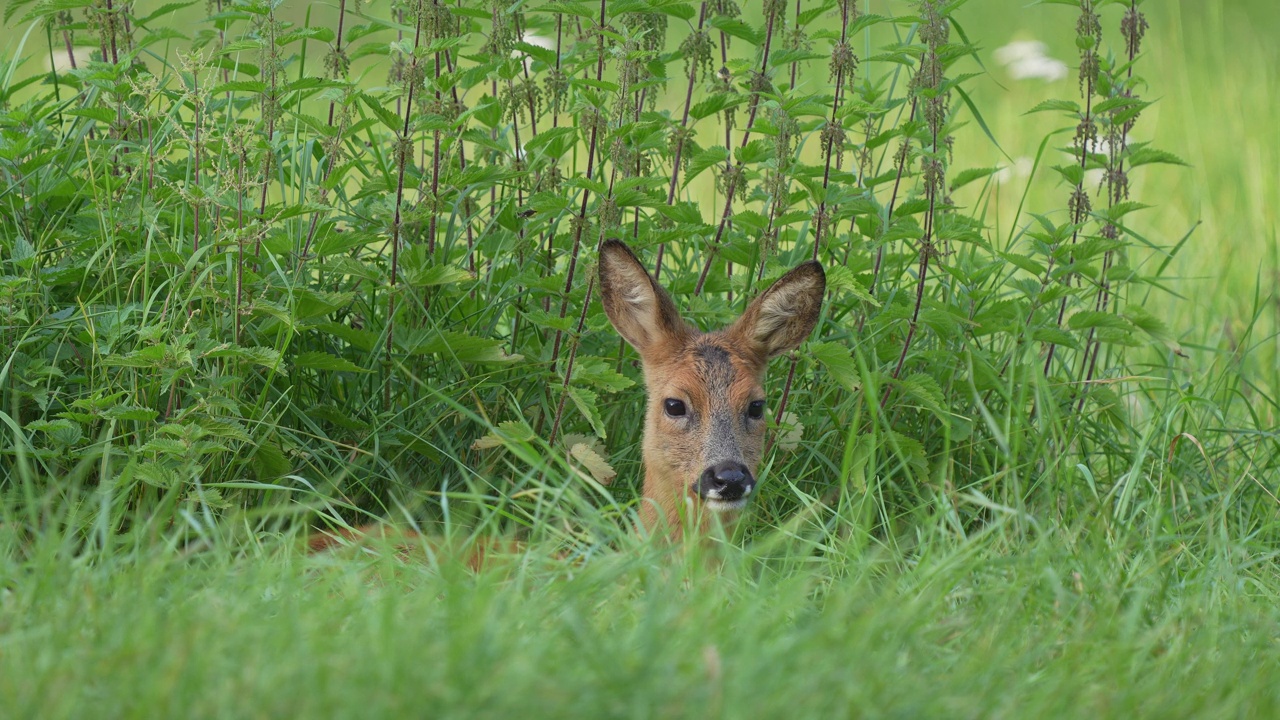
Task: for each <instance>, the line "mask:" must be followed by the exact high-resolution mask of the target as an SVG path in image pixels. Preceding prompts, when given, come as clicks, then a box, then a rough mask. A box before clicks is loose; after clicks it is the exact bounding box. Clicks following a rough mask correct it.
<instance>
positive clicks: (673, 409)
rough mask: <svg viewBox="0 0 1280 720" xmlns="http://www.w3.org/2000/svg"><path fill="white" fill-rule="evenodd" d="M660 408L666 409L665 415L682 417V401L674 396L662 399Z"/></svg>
mask: <svg viewBox="0 0 1280 720" xmlns="http://www.w3.org/2000/svg"><path fill="white" fill-rule="evenodd" d="M662 409H663V410H665V411H666V413H667V417H684V414H685V407H684V402H683V401H681V400H676V399H675V398H667V399H666V400H663V401H662Z"/></svg>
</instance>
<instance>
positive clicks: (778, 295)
mask: <svg viewBox="0 0 1280 720" xmlns="http://www.w3.org/2000/svg"><path fill="white" fill-rule="evenodd" d="M826 290H827V276H826V273H824V272H823V271H822V266H821V265H819V264H818V263H817V262H816V261H810V262H807V263H805V264H803V265H800V266H798V267H796V268H794V269H792V270H791V272H788V273H787V274H786V275H783V276H782V277H781V278H778V281H777V282H775V283H774V284H773V285H772V286H770V288H769V289H768V290H765V291H764V293H763V294H762V295H760V297H758V298H756V299H755V300H753V301H752V302H751V304H750V305H748V306H747V309H746V311H745V312H743V313H742V317H740V318H738V321H737V322H735V323H734V324H733V327H732V328H731V329H730V332H731V333H733V334H735V335H736V336H737V337H738V338H740V339H741V340H742V341H744V342H745V343H746V344H748V345H749V346H751V347H753V348H754V350H755V352H756V353H757V354H758V355H760V356H762V357H764V358H765V359H769V358H772V357H775V356H777V355H780V354H782V353H784V352H787V351H788V350H794V349H795V348H797V347H799V345H800V343H802V342H804V340H805V338H807V337H809V333H811V332H813V326H814V325H817V324H818V314H819V313H820V311H821V310H822V296H823V294H824V293H826Z"/></svg>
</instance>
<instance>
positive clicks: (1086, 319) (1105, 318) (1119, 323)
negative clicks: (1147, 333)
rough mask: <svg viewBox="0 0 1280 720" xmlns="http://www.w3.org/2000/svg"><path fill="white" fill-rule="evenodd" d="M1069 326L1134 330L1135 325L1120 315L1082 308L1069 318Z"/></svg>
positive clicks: (1081, 328) (1082, 328)
mask: <svg viewBox="0 0 1280 720" xmlns="http://www.w3.org/2000/svg"><path fill="white" fill-rule="evenodd" d="M1067 327H1069V328H1071V329H1072V330H1087V329H1089V328H1112V329H1114V330H1132V329H1133V325H1132V324H1131V323H1130V322H1129V321H1128V320H1126V319H1124V318H1122V317H1120V316H1119V315H1114V314H1112V313H1109V312H1101V311H1098V310H1081V311H1079V312H1077V313H1075V314H1074V315H1072V316H1071V317H1070V318H1067Z"/></svg>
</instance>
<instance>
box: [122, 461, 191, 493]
mask: <svg viewBox="0 0 1280 720" xmlns="http://www.w3.org/2000/svg"><path fill="white" fill-rule="evenodd" d="M130 474H131V475H132V476H133V477H135V478H137V479H138V480H140V481H142V482H144V483H146V484H147V485H150V486H152V487H157V488H161V489H162V490H168V489H170V488H172V487H175V486H176V485H177V484H178V483H179V482H180V480H179V477H178V472H177V471H176V470H174V469H173V468H171V467H169V466H167V465H163V464H161V463H157V462H140V463H138V464H137V465H136V466H134V467H133V469H132V472H131V473H130ZM121 475H122V476H123V475H124V473H122V474H121Z"/></svg>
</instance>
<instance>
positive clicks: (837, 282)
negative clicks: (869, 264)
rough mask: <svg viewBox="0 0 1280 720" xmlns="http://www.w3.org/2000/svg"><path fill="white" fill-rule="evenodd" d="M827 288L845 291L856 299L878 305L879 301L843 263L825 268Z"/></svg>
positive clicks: (833, 290) (832, 290)
mask: <svg viewBox="0 0 1280 720" xmlns="http://www.w3.org/2000/svg"><path fill="white" fill-rule="evenodd" d="M827 290H829V291H831V292H832V293H834V292H836V291H842V292H847V293H849V294H850V295H853V296H854V297H855V298H857V299H858V300H860V301H862V302H865V303H869V304H871V305H872V306H874V307H880V302H879V301H878V300H876V299H875V298H874V297H872V296H871V293H870V292H868V291H867V288H865V287H863V285H862V283H861V282H859V281H858V278H857V276H856V275H854V274H853V271H852V270H850V269H849V268H847V267H845V266H844V265H831V266H830V267H828V268H827Z"/></svg>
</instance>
